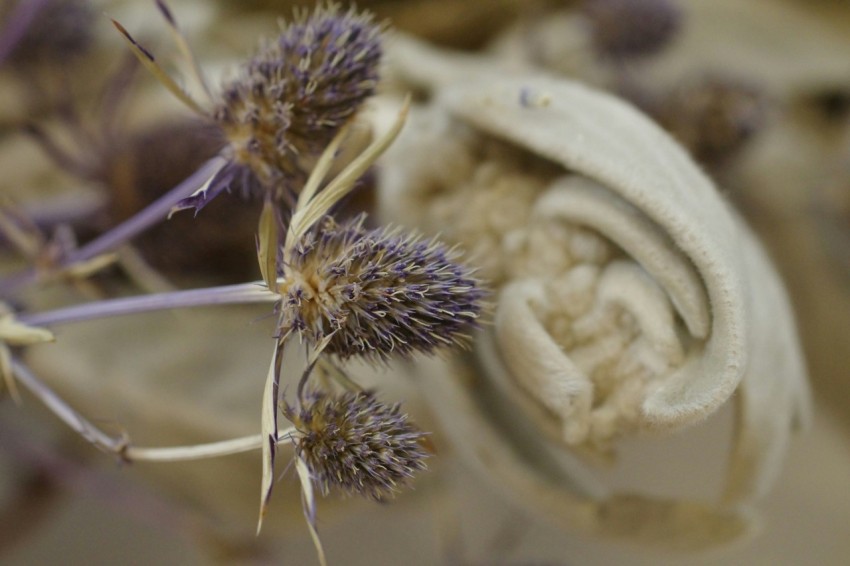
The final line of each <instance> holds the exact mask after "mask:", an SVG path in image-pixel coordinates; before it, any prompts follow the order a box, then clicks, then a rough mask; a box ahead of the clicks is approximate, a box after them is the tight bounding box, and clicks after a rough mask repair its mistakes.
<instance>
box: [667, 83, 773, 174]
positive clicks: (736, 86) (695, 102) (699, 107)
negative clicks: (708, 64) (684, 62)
mask: <svg viewBox="0 0 850 566" xmlns="http://www.w3.org/2000/svg"><path fill="white" fill-rule="evenodd" d="M767 106H768V105H767V100H766V98H765V97H764V95H763V93H762V92H761V91H760V90H759V89H758V88H756V86H755V85H753V84H751V83H749V82H747V81H743V80H740V79H737V78H734V77H727V76H722V75H712V76H705V77H703V78H701V79H699V80H696V81H691V82H688V83H685V84H683V85H682V86H680V87H679V88H677V89H675V90H674V91H673V92H671V93H670V94H669V95H668V96H667V97H666V99H665V100H664V102H663V104H661V105H659V111H658V116H657V117H658V121H659V123H660V124H661V125H662V126H663V127H664V128H665V129H667V130H668V131H669V132H670V133H671V134H672V135H673V137H675V138H676V139H678V140H679V142H681V143H682V145H684V146H685V147H686V148H688V150H690V152H691V154H692V155H693V156H694V158H695V159H696V160H697V161H699V162H700V163H702V164H704V165H708V166H718V165H722V164H723V163H725V162H726V161H727V159H729V158H730V157H732V156H733V155H735V154H736V153H737V152H739V151H740V150H741V149H742V148H743V147H744V146H746V144H747V143H748V142H749V141H750V140H751V139H752V138H753V136H755V135H756V134H757V133H758V132H759V130H761V128H762V126H763V125H764V122H765V119H766V117H767V116H766V115H767Z"/></svg>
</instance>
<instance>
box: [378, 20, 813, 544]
mask: <svg viewBox="0 0 850 566" xmlns="http://www.w3.org/2000/svg"><path fill="white" fill-rule="evenodd" d="M394 53H395V60H394V61H393V66H392V68H391V72H392V73H394V77H395V79H396V80H397V81H398V82H399V83H400V84H402V85H405V86H406V87H415V88H417V89H418V90H419V91H420V92H425V93H427V94H428V95H429V97H430V101H429V102H428V103H427V104H425V105H423V106H422V107H420V108H419V109H417V111H415V112H414V113H413V114H412V116H411V121H410V124H409V127H408V128H407V130H406V132H405V133H404V134H403V135H402V136H401V137H400V139H399V140H398V142H397V143H396V145H395V146H394V147H393V148H392V149H391V150H390V152H388V154H387V157H386V158H385V159H384V161H383V162H382V169H381V179H380V189H381V193H380V196H381V206H382V207H383V214H384V220H388V221H395V222H399V223H402V224H406V225H410V226H416V227H419V228H420V229H422V230H424V231H426V232H429V233H436V232H439V233H441V237H442V238H444V239H446V240H448V241H454V242H456V243H458V244H460V245H462V246H463V247H464V248H466V249H467V250H468V251H469V253H470V257H471V260H472V261H478V262H479V263H480V264H481V266H482V275H483V276H484V277H486V278H488V279H489V280H490V281H493V282H494V287H495V288H496V293H495V297H494V302H495V324H494V326H493V328H492V329H489V330H487V331H485V332H484V333H483V334H482V336H481V337H479V339H478V340H477V342H476V346H475V349H474V351H473V353H472V354H471V355H469V356H467V357H460V358H458V359H455V360H450V361H448V362H434V363H431V364H430V365H428V366H427V367H426V369H424V370H422V371H421V372H420V373H423V374H426V373H427V375H422V376H421V379H420V380H419V382H420V383H421V385H422V387H423V388H424V390H425V393H426V395H427V396H428V397H429V398H430V399H431V403H432V405H433V407H434V409H435V411H436V413H437V414H438V416H439V417H440V418H441V420H442V425H443V428H444V430H445V432H446V434H447V435H448V436H449V437H451V438H452V440H453V441H454V442H455V443H456V444H457V446H458V447H460V448H461V449H460V450H459V452H461V453H462V454H465V455H467V459H468V460H469V461H470V463H471V464H472V465H473V467H475V468H476V469H478V470H479V471H480V472H481V473H483V474H485V475H486V476H487V477H490V478H492V479H493V480H495V482H496V483H497V484H498V485H499V486H501V487H500V489H502V490H503V491H504V492H506V493H508V494H509V495H510V494H511V492H513V495H514V499H515V500H516V501H519V502H521V503H523V504H524V505H526V506H527V507H529V508H532V509H535V510H538V511H542V512H543V513H544V514H545V515H547V516H549V517H550V518H553V519H555V520H556V521H558V522H560V523H561V524H563V525H565V526H567V527H568V528H577V529H583V530H586V531H588V532H592V533H595V534H603V535H612V536H618V537H622V538H627V539H636V540H641V541H643V542H648V543H654V544H659V545H662V546H668V547H671V546H672V547H682V548H697V547H705V546H711V545H713V544H717V543H721V542H725V541H729V540H732V539H736V538H739V537H740V536H742V535H744V534H745V533H747V532H749V531H750V530H751V529H750V527H751V519H752V514H751V512H750V508H751V504H752V503H753V502H754V501H755V500H756V499H758V498H759V497H761V496H763V495H764V494H765V493H766V492H767V490H768V489H769V487H770V485H771V483H772V481H773V480H774V479H775V476H776V475H777V473H778V471H779V470H780V467H781V463H782V460H783V456H784V453H785V451H786V448H787V444H788V439H789V436H790V433H791V432H792V430H794V429H795V428H797V427H799V426H800V425H801V424H802V423H804V422H805V421H806V418H807V413H808V410H809V408H808V406H809V396H808V389H807V384H806V375H805V368H804V362H803V359H802V355H801V352H800V347H799V344H798V339H797V336H796V329H795V325H794V321H793V317H792V313H791V310H790V307H789V304H788V300H787V298H786V295H785V292H784V290H783V287H782V284H781V282H780V281H779V279H778V276H777V274H776V272H775V270H774V269H773V267H772V266H771V264H770V262H769V260H768V258H767V257H766V255H765V254H764V252H763V251H762V249H761V247H760V246H759V244H758V243H757V242H756V240H755V238H754V237H753V235H752V234H751V233H750V231H749V230H748V228H747V227H746V226H745V225H744V224H743V222H742V221H741V219H740V218H739V217H738V216H737V215H736V213H735V212H734V211H733V210H732V209H731V208H730V207H729V206H728V205H727V203H726V202H724V200H723V198H722V197H721V195H720V194H719V193H718V191H717V190H716V188H715V187H714V186H713V184H712V182H711V181H710V180H709V179H708V178H707V177H706V176H705V175H704V174H703V173H702V172H701V171H700V170H699V169H698V168H697V167H696V166H695V165H694V164H693V162H692V161H691V159H690V158H689V157H688V156H687V155H686V154H685V152H684V151H683V150H682V149H680V148H679V146H677V145H676V144H675V143H674V142H673V141H672V140H671V139H670V138H669V137H668V136H667V135H666V134H665V133H663V132H662V131H661V130H660V129H659V128H658V127H657V126H655V125H654V124H653V123H652V122H651V121H650V120H649V119H647V118H645V117H644V116H643V115H641V114H640V113H639V112H638V111H636V110H634V109H633V108H632V107H630V106H629V105H627V104H626V103H623V102H621V101H619V100H618V99H616V98H614V97H612V96H610V95H608V94H605V93H602V92H598V91H595V90H592V89H590V88H587V87H585V86H583V85H581V84H577V83H575V82H571V81H569V80H567V79H563V78H556V77H551V76H548V75H544V74H540V73H539V72H531V71H518V70H509V69H505V68H502V67H499V65H498V64H497V63H495V62H493V61H490V60H486V59H482V58H474V57H471V56H459V55H455V54H449V53H444V52H438V51H435V50H433V49H431V48H428V47H426V46H424V45H421V44H418V43H416V42H414V41H412V40H407V39H406V38H403V37H399V38H397V39H396V43H395V44H394ZM378 116H379V117H380V113H378ZM733 394H734V396H733ZM730 398H731V399H732V400H731V401H730ZM726 402H732V403H735V405H736V407H735V425H734V434H733V440H732V447H731V450H730V455H729V466H728V473H727V477H726V479H725V488H724V492H723V494H722V496H721V497H720V498H719V500H718V501H715V502H708V503H701V502H695V501H684V500H680V499H676V498H669V499H664V498H659V497H655V498H653V497H650V496H646V495H640V494H626V493H616V492H612V491H611V490H607V489H606V488H605V487H604V486H601V485H598V482H595V481H594V478H593V474H592V473H590V474H588V473H587V469H586V467H584V464H585V463H586V462H588V461H590V462H597V463H598V462H604V461H607V460H611V459H612V458H614V457H615V455H616V448H617V443H618V441H620V440H622V439H624V438H627V437H632V436H635V435H638V434H646V433H652V432H656V433H664V432H670V431H674V430H678V429H682V428H684V427H687V426H688V425H692V424H694V423H697V422H699V421H701V420H703V419H705V418H706V417H708V416H709V415H711V414H712V413H714V412H715V411H717V410H718V408H720V407H721V405H723V404H724V403H726ZM500 444H501V445H504V446H501V445H500ZM482 454H486V458H484V457H482V456H481V455H482Z"/></svg>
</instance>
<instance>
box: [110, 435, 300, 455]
mask: <svg viewBox="0 0 850 566" xmlns="http://www.w3.org/2000/svg"><path fill="white" fill-rule="evenodd" d="M294 432H295V427H289V428H286V429H282V430H278V432H277V438H278V439H279V440H278V445H280V444H283V443H285V442H291V441H292V440H291V437H292V433H294ZM263 441H264V440H263V435H262V434H254V435H251V436H243V437H241V438H233V439H231V440H222V441H219V442H210V443H207V444H193V445H190V446H169V447H166V448H142V447H134V446H130V447H128V448H127V449H126V450H125V451H124V456H125V457H126V458H127V460H129V461H131V462H141V461H145V462H181V461H185V460H202V459H205V458H216V457H218V456H229V455H231V454H241V453H243V452H251V451H253V450H259V449H260V448H262V446H263Z"/></svg>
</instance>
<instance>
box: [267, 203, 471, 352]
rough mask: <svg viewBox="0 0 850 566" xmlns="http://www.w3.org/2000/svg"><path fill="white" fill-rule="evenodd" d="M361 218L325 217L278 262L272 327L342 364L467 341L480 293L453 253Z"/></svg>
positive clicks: (431, 350) (433, 241)
mask: <svg viewBox="0 0 850 566" xmlns="http://www.w3.org/2000/svg"><path fill="white" fill-rule="evenodd" d="M364 220H365V215H361V216H359V217H357V218H354V219H353V220H350V221H348V222H345V223H343V224H338V223H337V222H336V221H334V220H333V219H332V218H330V217H326V218H325V219H324V220H323V221H322V222H321V224H320V225H318V226H317V227H316V229H315V230H312V231H311V232H308V233H307V234H305V235H304V237H302V238H301V239H300V241H299V242H298V243H297V244H296V245H295V246H294V247H293V249H292V253H291V254H290V255H289V256H288V257H287V261H286V262H284V263H283V266H282V269H283V274H282V275H283V277H282V279H283V283H282V284H281V285H280V287H279V292H280V294H281V295H282V300H281V305H280V310H281V316H280V327H281V329H282V331H283V330H289V329H293V330H296V331H298V332H299V333H300V334H301V336H302V338H304V339H305V340H306V341H307V342H308V343H309V344H311V345H313V346H316V345H317V344H319V343H320V342H322V340H323V339H325V338H326V337H330V338H329V341H328V342H327V345H326V346H325V351H326V352H328V353H330V354H334V355H336V356H338V357H339V358H342V359H345V358H350V357H355V356H356V357H364V358H366V359H370V360H380V361H383V360H387V359H388V358H389V357H390V356H393V355H398V356H410V355H411V354H413V353H415V352H423V353H432V352H434V351H435V350H436V349H438V348H440V347H444V346H453V345H463V344H466V343H467V342H468V339H469V336H468V334H467V332H468V330H469V329H470V328H474V327H475V326H476V320H477V319H478V316H479V315H480V312H481V302H482V299H483V297H484V291H483V289H482V287H481V284H480V281H478V280H477V279H476V278H475V276H474V275H473V270H472V269H470V268H469V267H467V266H465V265H463V264H461V263H459V262H458V261H457V259H458V257H459V256H460V252H459V251H458V250H457V249H455V248H448V247H447V246H445V245H443V244H441V243H440V242H438V241H436V240H434V239H431V240H425V239H422V238H420V237H418V236H416V235H413V234H407V233H404V232H403V231H402V230H400V229H397V228H396V229H388V228H377V229H373V230H369V229H367V228H365V227H364Z"/></svg>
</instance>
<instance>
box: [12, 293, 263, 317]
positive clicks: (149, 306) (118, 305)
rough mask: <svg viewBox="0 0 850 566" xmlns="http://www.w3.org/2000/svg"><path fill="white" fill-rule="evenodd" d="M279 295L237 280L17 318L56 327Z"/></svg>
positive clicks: (261, 299)
mask: <svg viewBox="0 0 850 566" xmlns="http://www.w3.org/2000/svg"><path fill="white" fill-rule="evenodd" d="M279 298H280V297H279V296H278V295H277V294H276V293H272V292H271V291H269V290H268V289H266V287H265V286H264V285H263V284H262V283H259V282H257V283H240V284H237V285H226V286H222V287H208V288H206V289H187V290H185V291H173V292H170V293H157V294H155V295H141V296H138V297H124V298H120V299H109V300H105V301H94V302H91V303H86V304H83V305H75V306H72V307H66V308H61V309H56V310H52V311H46V312H42V313H34V314H21V315H19V316H18V317H17V319H18V321H19V322H21V323H23V324H28V325H30V326H56V325H59V324H68V323H71V322H82V321H86V320H94V319H98V318H107V317H112V316H122V315H128V314H137V313H142V312H151V311H158V310H171V309H176V308H191V307H201V306H212V305H236V304H249V303H271V302H275V301H277V300H278V299H279Z"/></svg>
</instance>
